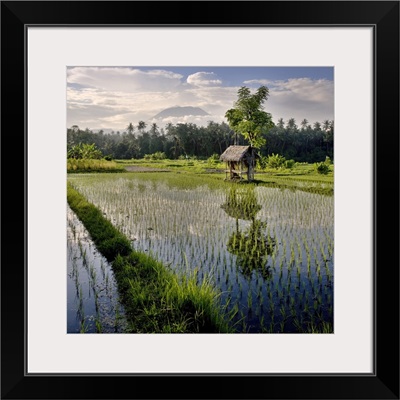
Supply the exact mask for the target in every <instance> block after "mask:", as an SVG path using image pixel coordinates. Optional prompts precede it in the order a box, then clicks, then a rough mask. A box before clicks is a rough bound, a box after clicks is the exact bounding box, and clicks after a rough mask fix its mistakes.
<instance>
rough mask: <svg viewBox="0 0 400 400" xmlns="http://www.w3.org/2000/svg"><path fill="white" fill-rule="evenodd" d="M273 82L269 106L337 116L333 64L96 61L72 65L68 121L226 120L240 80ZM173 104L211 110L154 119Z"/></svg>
mask: <svg viewBox="0 0 400 400" xmlns="http://www.w3.org/2000/svg"><path fill="white" fill-rule="evenodd" d="M261 85H265V86H267V87H268V88H269V97H268V100H267V101H266V102H265V104H264V110H265V111H267V112H269V113H271V114H272V118H273V120H274V121H275V122H277V121H278V119H279V118H283V119H284V120H285V121H287V120H288V119H289V118H295V120H296V122H297V124H298V125H300V122H301V121H302V120H303V119H307V120H308V121H309V123H310V124H313V123H314V122H316V121H319V122H323V121H324V120H327V119H329V120H333V119H334V70H333V67H210V66H208V67H201V66H200V67H171V66H154V67H118V66H115V67H94V66H88V67H85V66H77V67H69V68H68V69H67V125H68V127H70V126H72V125H78V126H79V127H80V128H81V129H85V128H89V129H94V130H96V129H112V130H114V131H118V130H119V131H123V130H125V129H126V127H127V125H128V124H129V123H130V122H132V123H133V124H134V125H137V123H138V122H139V121H145V122H146V123H147V124H151V123H153V122H156V123H157V125H158V126H159V127H163V126H165V124H166V123H168V122H171V123H174V124H176V123H179V122H192V123H196V124H197V125H206V124H207V122H208V121H210V120H212V121H215V122H222V121H225V122H226V119H225V117H224V114H225V112H226V110H228V109H229V108H232V107H233V105H234V102H235V100H236V99H237V91H238V89H239V88H240V87H241V86H247V87H249V88H250V89H251V90H256V89H257V88H258V87H260V86H261ZM174 106H192V107H200V108H202V109H203V110H204V111H206V112H207V113H208V115H207V116H201V117H200V116H190V115H187V116H185V117H180V118H178V117H170V118H166V119H164V120H155V119H154V118H153V117H154V116H155V115H156V114H158V113H159V112H160V111H162V110H164V109H166V108H169V107H174Z"/></svg>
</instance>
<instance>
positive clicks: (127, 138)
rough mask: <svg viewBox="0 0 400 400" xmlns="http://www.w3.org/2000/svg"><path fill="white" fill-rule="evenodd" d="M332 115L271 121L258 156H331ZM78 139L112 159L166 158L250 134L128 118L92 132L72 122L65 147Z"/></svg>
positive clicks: (218, 147)
mask: <svg viewBox="0 0 400 400" xmlns="http://www.w3.org/2000/svg"><path fill="white" fill-rule="evenodd" d="M333 136H334V135H333V121H329V120H326V121H323V122H322V123H320V122H315V123H313V124H310V123H309V122H308V121H307V120H306V119H304V120H303V121H301V123H300V126H298V125H297V123H296V121H295V119H294V118H290V119H289V120H287V121H284V120H283V119H282V118H281V119H279V121H278V123H277V124H274V123H272V124H270V126H269V127H268V128H265V129H263V130H262V131H261V133H260V137H261V138H262V142H263V145H262V146H261V147H260V149H259V152H260V154H261V155H263V156H268V155H271V154H280V155H282V156H283V157H285V158H286V159H293V160H295V161H298V162H310V163H311V162H319V161H323V160H325V158H326V156H328V157H330V158H331V159H332V160H333ZM82 144H88V145H95V146H96V149H98V150H99V151H101V153H102V154H103V155H104V156H107V157H110V158H112V159H132V158H135V159H139V158H143V157H144V156H145V155H146V154H154V153H156V152H161V153H164V154H165V156H166V158H169V159H178V158H182V157H197V158H199V159H201V158H208V157H210V156H211V155H213V154H222V153H223V152H224V151H225V149H226V148H227V147H229V146H230V145H233V144H237V145H247V144H249V140H248V139H246V138H245V137H244V136H243V135H241V134H238V133H237V132H235V131H234V130H233V129H231V128H230V126H229V125H228V124H226V123H225V122H221V123H217V122H213V121H210V122H208V124H207V125H206V126H198V125H196V124H193V123H178V124H175V125H174V124H171V123H170V124H167V125H166V126H165V128H159V127H158V125H157V124H156V123H153V124H151V125H149V126H148V125H147V124H146V123H145V122H144V121H139V123H138V124H137V125H133V124H132V123H129V125H128V126H127V127H126V129H125V130H124V131H123V132H111V133H105V132H104V131H101V130H100V131H98V132H94V131H92V130H90V129H89V128H86V129H84V130H82V129H80V128H79V127H78V126H76V125H73V126H72V127H70V128H68V129H67V150H68V152H69V154H73V151H72V150H73V148H74V147H75V146H79V145H82Z"/></svg>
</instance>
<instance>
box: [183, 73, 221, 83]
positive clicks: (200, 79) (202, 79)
mask: <svg viewBox="0 0 400 400" xmlns="http://www.w3.org/2000/svg"><path fill="white" fill-rule="evenodd" d="M187 82H188V83H189V84H190V85H193V86H199V87H203V86H219V85H221V84H222V81H221V80H220V79H218V78H217V75H216V74H215V73H214V72H196V73H195V74H192V75H189V76H188V78H187Z"/></svg>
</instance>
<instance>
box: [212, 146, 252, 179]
mask: <svg viewBox="0 0 400 400" xmlns="http://www.w3.org/2000/svg"><path fill="white" fill-rule="evenodd" d="M258 157H259V155H258V154H257V152H256V149H255V148H254V147H251V146H229V147H228V148H227V149H226V150H225V151H224V152H223V153H222V154H221V156H220V158H219V159H220V160H221V161H225V162H226V169H225V175H226V176H225V180H239V181H242V180H243V179H244V178H243V175H247V180H248V181H252V180H253V179H254V170H255V166H256V158H258Z"/></svg>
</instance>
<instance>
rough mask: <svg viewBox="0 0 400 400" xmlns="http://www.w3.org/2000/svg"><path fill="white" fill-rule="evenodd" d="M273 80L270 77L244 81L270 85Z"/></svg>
mask: <svg viewBox="0 0 400 400" xmlns="http://www.w3.org/2000/svg"><path fill="white" fill-rule="evenodd" d="M272 82H273V81H270V80H269V79H251V80H249V81H243V83H244V84H246V85H255V84H258V85H264V86H268V85H270V84H271V83H272Z"/></svg>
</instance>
